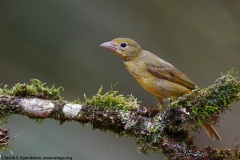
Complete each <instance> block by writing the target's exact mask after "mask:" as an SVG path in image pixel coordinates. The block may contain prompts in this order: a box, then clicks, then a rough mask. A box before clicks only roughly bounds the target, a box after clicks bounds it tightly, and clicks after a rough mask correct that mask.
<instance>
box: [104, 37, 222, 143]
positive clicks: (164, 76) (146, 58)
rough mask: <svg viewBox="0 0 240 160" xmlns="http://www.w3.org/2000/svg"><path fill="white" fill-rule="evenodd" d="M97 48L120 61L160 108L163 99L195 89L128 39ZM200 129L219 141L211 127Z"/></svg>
mask: <svg viewBox="0 0 240 160" xmlns="http://www.w3.org/2000/svg"><path fill="white" fill-rule="evenodd" d="M100 46H101V47H104V48H107V49H109V50H111V51H112V52H114V53H115V54H116V55H117V56H119V57H120V58H122V59H123V62H124V64H125V66H126V68H127V70H128V71H129V73H130V74H131V75H132V76H133V77H134V78H135V79H136V81H137V82H138V83H139V84H140V86H141V87H142V88H143V89H145V90H146V91H147V92H149V93H150V94H152V95H153V96H154V97H155V98H157V100H158V102H159V103H160V104H162V103H163V100H166V99H167V98H170V97H172V98H174V99H176V98H177V97H179V96H182V95H184V94H188V93H191V92H192V90H193V89H194V88H195V87H196V85H195V84H194V83H193V82H192V81H191V80H190V79H189V78H188V77H187V76H186V75H185V74H183V73H182V72H181V71H179V70H177V69H176V68H175V67H174V66H173V65H172V64H170V63H168V62H166V61H164V60H162V59H161V58H159V57H157V56H156V55H155V54H153V53H151V52H149V51H146V50H143V49H142V48H141V46H140V45H139V44H138V43H137V42H135V41H134V40H132V39H130V38H116V39H113V40H112V41H110V42H105V43H103V44H101V45H100ZM204 129H205V130H206V132H207V134H208V136H209V137H210V138H211V139H213V140H214V139H217V140H221V138H220V136H219V134H218V133H217V131H216V130H215V129H214V128H213V126H212V125H210V124H209V125H205V126H204Z"/></svg>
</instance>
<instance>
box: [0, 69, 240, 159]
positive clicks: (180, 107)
mask: <svg viewBox="0 0 240 160" xmlns="http://www.w3.org/2000/svg"><path fill="white" fill-rule="evenodd" d="M61 89H62V88H61V87H59V88H55V87H54V86H53V87H50V88H49V87H46V84H45V83H42V82H40V81H39V80H36V79H33V80H31V81H30V84H16V85H15V86H13V87H12V88H10V89H8V87H7V86H5V87H3V89H0V106H1V107H0V117H4V118H5V119H7V117H8V116H10V115H11V114H21V115H26V116H29V117H31V118H34V119H44V118H53V119H56V120H58V121H60V122H61V123H63V122H64V121H71V120H75V121H78V122H81V123H89V124H91V125H92V126H93V127H94V128H98V129H101V130H104V131H110V132H113V133H115V134H118V135H120V136H124V135H128V136H131V137H133V138H135V139H136V142H137V144H138V148H139V150H140V151H141V152H143V153H146V151H147V150H151V151H160V150H161V151H162V153H163V154H164V155H165V156H166V157H168V158H169V159H219V157H220V159H221V158H222V159H224V158H226V157H234V158H240V152H239V150H238V148H237V147H236V148H235V149H230V150H229V149H214V148H210V147H206V148H203V149H201V148H199V147H197V146H196V145H195V144H194V140H193V138H192V137H191V136H190V135H189V132H188V128H189V126H190V127H192V128H193V129H194V130H199V128H200V127H201V126H202V125H204V124H216V123H218V121H219V115H220V114H221V113H223V112H224V111H225V110H227V109H229V107H230V105H231V104H232V103H234V102H236V101H239V100H240V82H239V78H238V75H237V71H235V70H234V69H233V70H231V71H229V72H228V73H227V74H226V75H222V76H221V77H220V78H218V79H217V80H216V81H215V83H214V84H213V85H211V86H209V87H207V88H204V89H196V90H194V91H193V93H192V94H191V95H184V96H182V97H179V98H178V99H177V100H175V101H173V100H172V99H170V100H169V103H168V104H166V106H164V107H161V108H163V110H160V107H159V106H157V105H152V106H150V107H143V106H142V107H140V105H139V102H138V101H137V99H136V98H134V97H133V96H132V95H130V96H124V95H121V94H118V92H117V91H114V88H113V87H112V88H111V90H110V91H108V92H106V93H103V91H102V87H101V88H100V89H99V91H98V92H97V94H95V95H94V96H92V97H91V98H87V96H85V99H86V101H85V102H79V101H75V102H68V101H66V100H64V99H63V98H62V97H61V95H60V90H61Z"/></svg>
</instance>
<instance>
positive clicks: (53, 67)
mask: <svg viewBox="0 0 240 160" xmlns="http://www.w3.org/2000/svg"><path fill="white" fill-rule="evenodd" d="M117 37H129V38H132V39H134V40H136V41H137V42H139V44H141V46H142V48H144V49H146V50H148V51H151V52H153V53H155V54H157V55H158V56H159V57H161V58H162V59H164V60H166V61H168V62H170V63H172V64H173V65H175V67H177V68H178V69H180V70H181V71H183V72H184V73H185V74H187V75H188V76H189V77H190V78H191V79H192V80H193V81H194V82H195V83H196V84H198V86H199V87H201V88H202V87H206V86H208V85H211V84H212V83H213V82H214V81H215V79H216V78H218V77H219V76H220V73H221V72H222V73H225V72H226V71H227V70H229V69H231V68H233V67H235V68H236V69H237V70H238V71H240V61H239V60H240V1H238V0H225V1H224V0H212V1H202V0H196V1H191V0H182V1H168V0H161V1H159V0H121V1H111V0H101V1H99V0H91V1H89V0H71V1H67V0H41V1H37V0H21V1H20V0H11V1H9V0H1V1H0V64H1V67H0V75H1V76H0V83H1V84H9V85H10V86H11V85H13V84H15V83H19V82H20V83H24V82H29V79H31V78H38V79H40V80H41V81H43V82H45V83H47V85H48V86H52V85H53V84H55V85H56V86H62V87H64V92H63V93H62V95H63V96H64V97H65V99H66V100H69V101H73V100H75V99H77V98H80V100H82V101H84V98H83V94H84V93H85V94H86V95H87V96H88V97H91V96H92V95H93V94H95V93H96V92H97V90H98V89H99V87H100V86H101V85H102V86H103V88H104V89H105V91H107V90H108V89H110V86H111V84H115V83H118V85H117V87H116V88H115V89H116V90H118V91H119V92H120V93H122V94H124V95H129V94H133V95H134V96H135V97H137V98H138V100H140V101H142V105H150V104H152V103H155V99H154V98H152V96H151V95H149V94H148V93H146V92H145V91H144V90H143V89H142V88H141V87H140V86H138V84H137V83H136V82H135V80H134V79H133V78H132V77H131V76H130V75H129V73H128V72H127V71H126V69H125V68H124V65H123V63H122V60H121V59H119V58H118V57H117V56H115V55H114V54H112V53H111V52H109V51H107V50H105V49H103V48H100V47H99V45H100V44H101V43H103V42H106V41H110V40H111V39H113V38H117ZM239 114H240V109H239V104H234V105H233V106H232V110H231V112H227V113H226V114H224V115H223V116H222V120H221V121H220V124H219V127H217V128H216V129H217V130H218V132H219V134H220V135H221V137H222V141H221V142H216V141H211V140H209V138H208V137H207V135H206V134H205V133H204V132H201V134H198V133H193V134H195V135H196V142H197V143H198V144H199V145H200V146H204V145H211V146H215V147H216V146H217V147H220V148H221V147H230V144H231V143H233V141H234V139H235V137H239V136H240V126H239V125H238V124H239V122H240V118H239ZM5 127H7V128H9V130H10V135H11V144H10V146H11V148H12V152H13V153H14V155H15V156H42V157H43V156H65V157H66V156H70V157H73V159H84V160H93V159H97V160H112V159H114V160H120V159H121V160H122V159H124V160H132V159H138V160H141V159H152V160H153V159H158V160H159V159H162V158H163V157H162V155H161V154H159V153H149V155H142V154H139V153H138V152H137V150H136V145H135V141H134V139H132V138H130V137H121V138H118V137H117V136H116V135H111V134H110V133H104V132H101V131H99V130H93V131H92V128H91V126H88V125H85V126H84V127H83V126H81V125H80V124H79V123H77V122H67V123H64V124H63V125H60V124H59V123H58V122H56V121H54V120H50V119H47V120H44V121H43V122H42V123H41V124H39V123H35V122H34V121H32V120H30V119H29V118H28V117H23V116H18V115H14V116H11V117H10V119H9V121H8V123H7V124H6V126H5ZM3 155H8V156H10V155H12V154H11V153H10V152H4V153H3Z"/></svg>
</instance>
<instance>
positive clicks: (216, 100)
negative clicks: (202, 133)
mask: <svg viewBox="0 0 240 160" xmlns="http://www.w3.org/2000/svg"><path fill="white" fill-rule="evenodd" d="M239 93H240V81H239V77H238V72H237V71H236V70H235V69H232V70H230V71H228V72H227V74H226V75H222V76H221V77H220V78H218V79H217V80H216V81H215V83H214V84H213V85H211V86H209V87H207V88H204V89H199V88H198V89H195V90H193V93H192V94H191V95H184V96H182V97H180V98H178V100H177V101H174V102H172V103H171V106H170V108H172V109H175V108H179V107H184V108H186V110H187V112H189V116H186V119H187V120H188V121H189V122H190V124H191V126H192V127H193V128H197V129H198V128H199V127H201V126H202V125H204V124H215V123H218V121H219V114H220V113H223V112H224V111H225V110H227V109H229V108H230V106H231V104H232V103H233V102H236V101H239V100H240V96H239Z"/></svg>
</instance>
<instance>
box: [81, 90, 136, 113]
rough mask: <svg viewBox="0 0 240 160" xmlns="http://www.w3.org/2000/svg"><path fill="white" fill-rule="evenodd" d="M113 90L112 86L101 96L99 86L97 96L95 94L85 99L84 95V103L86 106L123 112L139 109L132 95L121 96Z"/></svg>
mask: <svg viewBox="0 0 240 160" xmlns="http://www.w3.org/2000/svg"><path fill="white" fill-rule="evenodd" d="M113 89H114V86H112V87H111V89H110V90H109V91H107V92H106V93H105V94H103V93H102V90H103V88H102V86H101V87H100V89H99V90H98V92H97V94H95V95H94V96H93V97H92V98H87V97H86V95H84V97H85V100H86V102H85V103H86V104H87V105H93V106H101V107H104V109H107V110H113V109H114V108H118V109H122V110H125V111H130V110H133V109H136V108H138V107H139V104H138V101H137V99H136V98H134V97H133V96H132V95H130V96H127V97H125V96H123V95H122V94H118V91H114V90H113Z"/></svg>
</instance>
